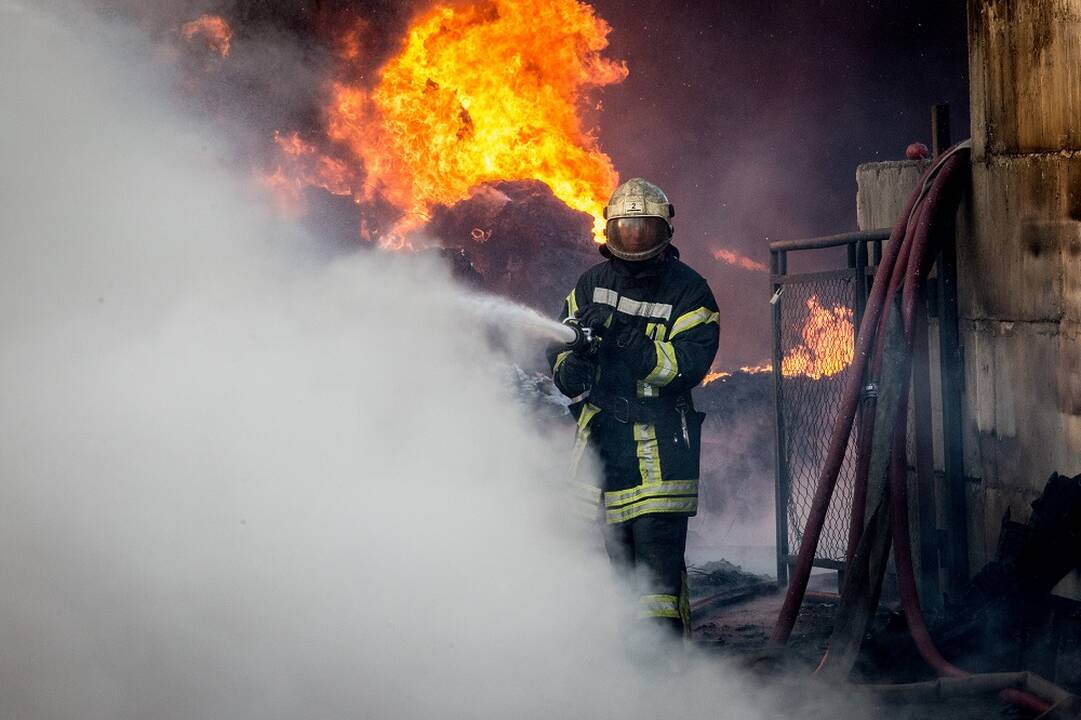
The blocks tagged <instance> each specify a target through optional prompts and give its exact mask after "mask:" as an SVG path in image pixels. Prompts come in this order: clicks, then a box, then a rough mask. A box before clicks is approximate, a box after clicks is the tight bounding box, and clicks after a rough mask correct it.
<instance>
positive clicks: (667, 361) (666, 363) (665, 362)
mask: <svg viewBox="0 0 1081 720" xmlns="http://www.w3.org/2000/svg"><path fill="white" fill-rule="evenodd" d="M673 334H674V333H673ZM653 344H654V346H656V348H657V366H656V367H655V368H653V371H652V372H650V373H649V375H646V380H645V381H646V382H647V383H650V384H652V385H660V386H661V387H664V386H665V385H667V384H668V383H670V382H672V381H673V380H675V379H676V376H677V375H679V363H678V362H677V361H676V346H675V345H673V344H672V343H670V342H655V343H653Z"/></svg>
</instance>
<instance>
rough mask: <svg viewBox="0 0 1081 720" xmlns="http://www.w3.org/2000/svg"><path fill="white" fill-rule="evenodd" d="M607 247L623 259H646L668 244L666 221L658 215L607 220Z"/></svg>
mask: <svg viewBox="0 0 1081 720" xmlns="http://www.w3.org/2000/svg"><path fill="white" fill-rule="evenodd" d="M605 235H606V236H607V238H608V249H609V250H610V251H611V253H612V254H613V255H615V256H616V257H618V258H622V259H624V260H647V259H649V258H651V257H653V256H654V255H656V254H657V253H659V252H660V251H661V249H662V248H664V246H665V245H667V244H668V239H669V237H670V235H669V233H668V223H666V222H665V221H664V220H662V219H661V218H658V217H628V218H616V219H614V220H609V221H608V227H607V230H606V231H605Z"/></svg>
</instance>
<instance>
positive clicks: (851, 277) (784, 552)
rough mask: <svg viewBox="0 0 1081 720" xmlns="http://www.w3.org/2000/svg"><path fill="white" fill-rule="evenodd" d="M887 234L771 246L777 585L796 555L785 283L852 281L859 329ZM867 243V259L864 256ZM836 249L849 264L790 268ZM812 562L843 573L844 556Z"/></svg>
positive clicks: (825, 431) (827, 427) (825, 430)
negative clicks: (792, 262) (797, 256)
mask: <svg viewBox="0 0 1081 720" xmlns="http://www.w3.org/2000/svg"><path fill="white" fill-rule="evenodd" d="M889 234H890V233H889V230H872V231H867V232H854V233H845V234H842V235H831V236H827V237H818V238H809V239H805V240H784V241H779V242H774V243H771V244H770V285H771V288H772V290H773V297H772V299H771V300H770V305H771V308H772V325H773V327H772V338H773V394H774V439H775V446H776V450H775V452H776V457H775V472H776V484H775V490H774V492H775V501H776V522H777V581H778V583H779V584H781V585H785V584H787V582H788V568H789V566H790V565H791V564H792V563H794V562H795V555H793V554H792V552H791V550H792V548H790V547H789V538H790V536H792V535H793V528H792V527H791V526H790V523H789V519H790V517H791V512H790V507H791V504H792V500H793V498H792V493H791V488H792V484H791V477H790V462H789V461H790V457H789V447H790V446H789V443H788V438H787V435H786V427H785V401H784V398H785V389H786V380H785V377H784V375H783V374H782V372H781V367H782V363H783V360H784V355H785V348H784V346H783V334H784V327H783V323H782V318H783V312H782V311H783V303H784V302H785V299H784V289H785V288H786V287H789V286H799V285H814V284H816V283H817V284H822V283H826V282H833V281H836V280H838V279H842V280H847V281H849V282H851V283H852V285H853V292H852V296H851V297H852V310H853V327H854V333H856V332H858V331H859V325H860V321H861V319H862V318H863V310H864V306H865V305H866V301H867V295H868V291H869V286H870V276H871V271H872V269H873V267H874V266H875V265H877V264H878V261H879V259H880V258H881V257H882V243H883V242H884V241H885V240H887V239H888V238H889ZM869 245H870V253H871V258H868V246H869ZM836 247H846V248H847V253H848V262H847V267H845V268H840V269H836V270H827V271H821V272H809V273H797V274H790V273H789V272H788V254H789V253H792V252H810V251H815V250H823V249H828V248H836ZM869 260H870V262H869ZM853 341H855V337H853ZM832 429H833V426H832V422H823V423H822V426H821V428H820V430H819V432H821V433H822V435H823V437H828V436H829V434H830V432H831V431H832ZM846 462H849V461H846ZM834 554H836V553H834ZM814 566H815V567H821V568H828V569H831V570H837V571H841V570H843V568H844V559H843V558H837V557H819V556H816V558H815V560H814Z"/></svg>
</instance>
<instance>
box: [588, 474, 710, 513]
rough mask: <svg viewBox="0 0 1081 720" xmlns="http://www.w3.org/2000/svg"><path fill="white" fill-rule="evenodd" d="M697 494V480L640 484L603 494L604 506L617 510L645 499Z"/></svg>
mask: <svg viewBox="0 0 1081 720" xmlns="http://www.w3.org/2000/svg"><path fill="white" fill-rule="evenodd" d="M697 494H698V481H697V480H663V481H661V482H659V483H655V484H649V485H646V484H642V485H637V486H635V487H632V488H628V489H626V490H611V491H609V492H606V493H605V494H604V505H605V507H608V508H617V507H620V506H623V505H629V504H631V503H635V502H638V501H639V500H645V499H647V498H653V497H672V496H678V495H697Z"/></svg>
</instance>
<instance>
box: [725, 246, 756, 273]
mask: <svg viewBox="0 0 1081 720" xmlns="http://www.w3.org/2000/svg"><path fill="white" fill-rule="evenodd" d="M713 258H714V259H715V260H720V261H721V262H723V263H727V264H728V265H734V266H736V267H739V268H743V269H744V270H753V271H754V272H769V268H768V267H766V266H765V264H763V263H760V262H758V261H757V260H752V259H751V258H749V257H747V256H746V255H741V254H740V253H738V252H735V251H733V250H728V249H726V248H714V250H713Z"/></svg>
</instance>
